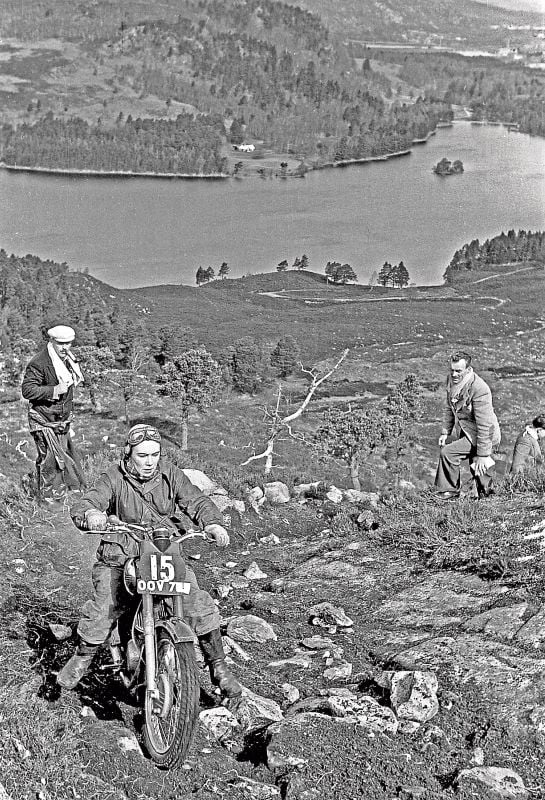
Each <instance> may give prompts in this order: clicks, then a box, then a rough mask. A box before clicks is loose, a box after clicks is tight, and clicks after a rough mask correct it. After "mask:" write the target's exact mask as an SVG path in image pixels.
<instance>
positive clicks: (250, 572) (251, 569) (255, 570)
mask: <svg viewBox="0 0 545 800" xmlns="http://www.w3.org/2000/svg"><path fill="white" fill-rule="evenodd" d="M243 575H244V577H245V578H248V580H250V581H259V580H262V579H263V578H267V577H268V576H267V574H266V573H265V572H263V570H262V569H260V567H259V564H258V563H257V561H252V563H251V564H250V565H249V566H248V567H247V568H246V569H245V570H244V572H243Z"/></svg>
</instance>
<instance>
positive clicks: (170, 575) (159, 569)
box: [150, 553, 176, 581]
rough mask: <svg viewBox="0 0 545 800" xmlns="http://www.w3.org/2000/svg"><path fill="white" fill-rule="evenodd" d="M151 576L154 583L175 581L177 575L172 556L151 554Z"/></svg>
mask: <svg viewBox="0 0 545 800" xmlns="http://www.w3.org/2000/svg"><path fill="white" fill-rule="evenodd" d="M150 574H151V579H152V580H153V581H157V580H161V581H173V580H174V578H175V577H176V573H175V570H174V564H173V563H172V556H168V555H163V554H161V555H158V554H156V553H151V555H150Z"/></svg>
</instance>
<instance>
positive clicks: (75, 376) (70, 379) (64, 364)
mask: <svg viewBox="0 0 545 800" xmlns="http://www.w3.org/2000/svg"><path fill="white" fill-rule="evenodd" d="M47 352H48V353H49V358H50V359H51V361H52V363H53V369H54V370H55V374H56V376H57V380H58V382H59V383H61V381H62V382H63V383H65V384H66V385H67V386H78V384H80V383H81V382H82V380H83V375H82V374H81V369H80V368H79V364H78V362H77V361H76V359H75V358H74V356H73V355H72V353H68V355H67V356H66V361H63V360H62V358H61V357H60V356H59V354H58V353H57V351H56V350H55V348H54V347H53V345H52V344H51V342H49V344H48V345H47Z"/></svg>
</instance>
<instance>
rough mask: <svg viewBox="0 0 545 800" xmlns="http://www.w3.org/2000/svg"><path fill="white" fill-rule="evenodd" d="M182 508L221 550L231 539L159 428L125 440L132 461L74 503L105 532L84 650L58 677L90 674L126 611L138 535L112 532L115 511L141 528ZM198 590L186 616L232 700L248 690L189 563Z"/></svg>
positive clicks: (84, 624) (68, 682) (189, 577)
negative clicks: (167, 451) (169, 454)
mask: <svg viewBox="0 0 545 800" xmlns="http://www.w3.org/2000/svg"><path fill="white" fill-rule="evenodd" d="M178 509H181V510H182V511H183V512H184V513H185V514H187V516H188V517H189V518H190V519H191V520H192V521H193V522H194V523H196V524H198V525H200V526H201V527H202V528H204V531H205V533H207V534H208V535H209V536H210V537H211V538H213V539H214V540H215V541H216V545H217V546H218V547H226V546H227V545H228V544H229V534H228V533H227V531H226V530H225V528H224V527H223V517H222V515H221V513H220V511H219V510H218V509H217V508H216V506H215V505H214V503H213V502H212V501H211V500H210V498H208V497H207V496H206V495H205V494H203V492H201V490H200V489H198V488H197V487H196V486H194V485H193V484H192V483H191V481H190V480H189V479H188V478H187V477H186V475H185V474H184V473H183V472H182V471H181V470H180V469H178V468H177V467H176V466H174V464H171V463H170V462H168V461H166V460H163V459H162V458H161V434H160V433H159V431H158V430H157V428H154V427H152V426H151V425H143V424H140V425H134V426H133V427H132V428H131V429H130V431H129V433H128V435H127V441H126V444H125V451H124V458H123V459H122V460H121V461H120V462H119V463H118V464H114V465H113V466H112V467H110V468H109V469H108V471H107V472H103V473H102V474H101V475H100V477H99V478H98V480H97V482H96V484H95V486H94V487H93V488H92V489H89V490H88V491H87V492H86V493H85V494H84V495H83V497H82V498H81V499H80V500H79V501H78V502H76V503H75V504H74V506H72V508H71V509H70V513H71V515H72V519H73V521H74V523H75V525H76V526H77V527H78V528H79V529H80V530H83V531H86V532H89V533H99V532H102V535H101V542H100V544H99V547H98V550H97V560H96V562H95V564H94V566H93V571H92V580H93V586H94V594H93V598H92V599H91V600H89V601H87V602H86V603H85V604H84V606H83V609H82V616H81V619H80V621H79V625H78V635H79V644H78V647H77V650H76V652H75V653H74V655H73V656H72V657H71V658H70V660H69V661H68V662H67V663H66V664H65V666H64V667H63V668H62V669H61V670H60V672H59V674H58V676H57V682H58V683H59V684H60V686H62V687H64V688H66V689H73V688H74V687H75V686H76V685H77V684H78V683H79V681H80V679H81V678H82V677H83V675H84V674H85V673H86V671H87V669H88V668H89V666H90V664H91V662H92V660H93V658H94V656H95V654H96V652H97V650H98V648H99V647H100V645H102V644H103V643H105V642H106V641H107V640H108V638H109V637H110V634H111V633H112V631H113V630H114V628H115V627H116V624H117V622H118V621H119V620H120V619H121V617H122V616H123V612H124V611H125V610H126V592H125V589H124V584H123V567H124V564H125V562H126V561H127V559H128V558H130V557H131V556H134V555H136V554H137V552H138V545H137V543H136V542H135V541H134V540H133V539H132V538H131V537H130V535H128V534H126V533H122V532H108V531H106V528H107V522H108V516H109V515H114V516H115V517H117V518H118V519H119V520H121V521H122V522H127V523H136V524H139V525H152V524H156V525H157V524H158V523H159V524H160V525H162V526H163V527H165V525H166V526H168V525H170V524H172V523H171V520H172V518H173V517H174V516H175V513H176V511H177V510H178ZM185 580H186V581H188V582H189V584H190V586H191V591H190V593H189V594H188V595H187V597H186V599H185V601H184V609H185V611H186V614H187V619H186V621H187V622H188V624H189V625H190V626H191V627H192V629H193V630H194V631H195V633H196V635H197V638H198V641H199V644H200V646H201V649H202V651H203V654H204V658H205V661H206V663H207V664H208V666H209V669H210V677H211V679H212V683H213V684H214V685H216V686H218V687H219V689H220V690H221V692H222V693H223V694H224V695H225V696H227V697H235V696H237V695H239V694H241V692H242V687H241V685H240V684H239V682H238V681H237V679H236V678H235V677H234V675H233V674H232V673H231V672H230V670H229V668H228V667H227V664H226V663H225V654H224V651H223V644H222V639H221V634H220V630H219V625H220V618H219V612H218V609H217V607H216V604H215V603H214V601H213V599H212V598H211V596H210V595H209V594H208V592H206V591H204V590H202V589H200V588H199V585H198V583H197V579H196V576H195V573H194V572H193V570H191V569H189V568H187V573H186V578H185Z"/></svg>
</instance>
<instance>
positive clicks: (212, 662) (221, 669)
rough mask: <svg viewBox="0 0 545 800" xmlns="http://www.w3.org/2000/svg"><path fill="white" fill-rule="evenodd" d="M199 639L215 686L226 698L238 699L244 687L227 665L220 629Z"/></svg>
mask: <svg viewBox="0 0 545 800" xmlns="http://www.w3.org/2000/svg"><path fill="white" fill-rule="evenodd" d="M198 638H199V644H200V646H201V650H202V652H203V655H204V660H205V663H206V664H207V665H208V668H209V670H210V679H211V680H212V683H213V684H214V686H217V687H218V688H219V689H220V691H221V693H222V694H223V695H225V697H238V695H240V694H242V686H241V685H240V683H239V682H238V681H237V679H236V678H235V676H234V675H233V673H232V672H231V670H230V669H229V667H228V666H227V664H226V663H225V653H224V651H223V642H222V640H221V633H220V630H219V628H216V629H215V630H213V631H210V633H206V634H204V636H199V637H198Z"/></svg>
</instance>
